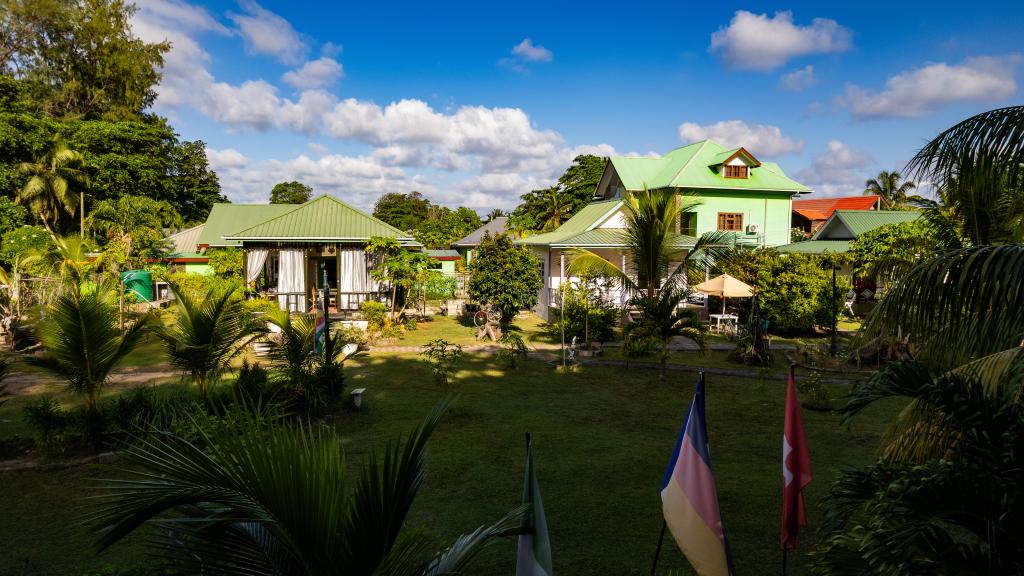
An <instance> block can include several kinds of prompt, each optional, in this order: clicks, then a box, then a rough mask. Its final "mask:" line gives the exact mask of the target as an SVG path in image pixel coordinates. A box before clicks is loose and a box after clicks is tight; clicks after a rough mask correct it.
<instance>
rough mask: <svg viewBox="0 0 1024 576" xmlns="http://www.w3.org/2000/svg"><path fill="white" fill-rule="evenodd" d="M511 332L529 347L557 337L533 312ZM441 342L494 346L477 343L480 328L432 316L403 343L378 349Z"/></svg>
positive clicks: (521, 318)
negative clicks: (515, 333) (439, 340)
mask: <svg viewBox="0 0 1024 576" xmlns="http://www.w3.org/2000/svg"><path fill="white" fill-rule="evenodd" d="M510 330H512V331H514V332H518V333H519V335H520V336H522V338H523V340H524V341H526V343H527V344H531V343H536V342H543V343H553V342H555V340H554V337H553V336H552V335H551V334H550V333H549V332H548V331H547V324H546V323H545V322H544V320H542V319H541V318H540V316H537V315H536V314H533V313H532V312H523V313H521V314H519V316H516V318H515V320H514V321H513V322H512V326H511V328H510ZM439 338H440V339H443V340H447V341H449V342H451V343H453V344H461V345H462V346H475V345H477V344H487V343H490V339H484V340H477V339H476V326H474V325H473V322H472V321H471V320H468V319H464V318H457V317H454V316H442V315H437V316H432V317H431V318H430V319H429V320H424V321H420V322H417V323H416V329H415V330H409V331H407V332H405V333H404V334H403V335H402V337H401V338H400V339H396V340H392V341H388V342H381V343H378V345H381V346H422V345H424V344H426V343H427V342H430V341H431V340H437V339H439Z"/></svg>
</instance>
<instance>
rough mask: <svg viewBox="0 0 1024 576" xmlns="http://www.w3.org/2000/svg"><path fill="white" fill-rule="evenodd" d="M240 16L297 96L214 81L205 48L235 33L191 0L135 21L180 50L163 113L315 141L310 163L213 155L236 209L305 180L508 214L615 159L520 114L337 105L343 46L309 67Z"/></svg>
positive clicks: (350, 101)
mask: <svg viewBox="0 0 1024 576" xmlns="http://www.w3.org/2000/svg"><path fill="white" fill-rule="evenodd" d="M242 7H243V10H244V11H245V12H246V14H245V15H242V16H239V15H230V18H231V19H232V20H233V21H234V22H235V24H236V25H237V26H238V28H239V30H240V33H241V35H242V38H243V40H244V41H245V42H246V45H247V48H248V49H249V51H250V52H253V53H257V52H258V53H261V54H263V53H265V54H272V55H275V56H277V57H278V58H280V59H283V60H292V61H293V66H296V67H297V68H296V69H294V70H291V71H290V72H287V73H286V74H285V75H284V77H283V78H282V81H286V82H288V83H289V84H291V85H293V86H295V87H296V88H297V91H296V93H295V94H293V95H292V94H287V95H282V89H281V88H279V87H278V86H277V85H275V84H272V83H270V82H268V81H266V80H264V79H261V78H258V77H256V78H249V79H244V80H242V81H238V82H232V83H229V82H225V81H222V80H219V79H217V78H215V77H214V76H213V74H211V73H210V71H209V69H208V66H209V63H210V60H211V57H210V55H209V54H208V53H207V52H206V51H205V50H203V48H202V47H201V45H200V43H199V37H200V35H202V34H208V33H217V34H231V33H232V32H231V31H230V30H228V29H227V28H225V27H224V26H223V25H221V24H219V23H218V22H217V21H216V20H215V19H214V18H212V17H211V16H210V15H209V13H207V12H206V11H205V10H203V9H202V8H195V7H191V6H190V5H188V4H185V3H184V2H182V0H144V2H143V6H142V8H141V9H140V11H139V12H138V13H137V14H136V15H135V17H134V18H133V21H132V26H133V27H134V29H135V30H136V33H137V34H139V35H140V37H143V38H144V39H146V40H147V41H162V40H163V39H165V38H167V39H170V40H172V41H173V46H172V48H171V50H170V52H169V53H168V54H167V55H166V62H167V66H166V67H165V70H164V76H163V79H162V81H161V83H160V85H159V86H158V91H159V98H158V100H157V106H158V109H161V110H162V111H163V112H165V113H168V112H171V113H173V112H174V111H175V110H177V109H182V108H191V109H195V110H197V111H199V112H200V113H202V114H203V115H205V116H206V117H207V118H209V119H210V120H212V121H214V122H216V123H218V124H220V125H221V126H222V127H223V128H226V129H227V130H228V131H242V132H249V133H253V132H255V133H260V132H266V131H287V132H293V133H298V134H305V135H309V136H317V138H316V141H315V143H311V144H310V145H309V149H308V150H309V151H308V152H307V153H306V154H302V155H299V156H296V157H293V158H290V159H268V160H259V161H254V160H251V159H248V158H246V157H245V156H244V155H243V154H241V153H240V152H238V151H237V150H234V149H231V148H225V149H221V150H214V149H211V150H209V151H208V154H209V159H210V163H211V165H212V166H213V167H214V169H216V170H217V171H218V173H219V174H220V176H221V185H222V186H223V188H224V192H225V194H226V195H227V196H228V197H229V198H231V199H232V200H234V201H250V202H264V201H266V198H267V195H268V194H269V190H270V188H271V187H272V186H273V185H274V184H275V183H277V182H280V181H282V180H293V179H295V180H300V181H303V182H306V183H308V184H310V185H312V186H313V187H314V189H316V190H317V192H325V193H332V194H335V195H337V196H338V197H340V198H343V199H346V200H347V201H352V202H353V203H355V204H356V205H359V206H362V207H370V206H372V204H373V201H374V199H375V198H376V197H377V196H378V195H379V194H381V193H383V192H393V191H403V190H414V189H415V190H419V191H421V192H424V193H430V194H432V196H431V197H432V198H434V199H435V201H440V202H445V203H450V204H452V205H458V204H462V205H468V206H471V207H474V208H480V209H485V208H490V207H494V206H501V207H504V208H509V207H511V206H514V205H515V204H516V202H517V200H518V197H519V195H521V194H523V193H525V192H528V191H529V190H531V189H534V188H541V187H546V186H550V185H551V184H552V183H553V182H554V181H555V180H556V179H557V178H558V176H559V175H561V173H562V171H564V170H565V169H566V168H567V167H568V166H569V164H570V163H571V162H572V159H573V158H574V157H575V156H576V155H578V154H582V153H595V154H600V155H605V156H607V155H612V154H614V153H615V151H614V149H613V148H612V147H611V146H609V145H607V144H602V145H598V146H576V147H572V146H567V145H566V144H565V142H564V140H563V138H562V136H561V135H559V134H558V133H557V132H554V131H552V130H545V129H541V128H538V127H536V126H534V125H533V122H532V121H531V119H530V117H529V115H528V114H527V113H526V112H525V111H523V110H521V109H518V108H503V107H486V106H461V107H456V108H453V109H443V110H438V109H435V108H434V107H432V106H431V105H430V104H428V103H427V102H425V101H423V100H419V99H413V98H406V99H399V100H396V101H393V102H390V103H384V104H378V103H376V102H372V101H368V100H360V99H356V98H346V99H342V98H339V97H338V96H337V95H336V93H334V92H332V91H331V90H329V89H328V88H329V83H330V82H331V81H333V80H336V79H337V78H338V77H341V75H342V69H341V65H340V63H337V61H336V60H335V56H337V54H338V53H339V52H340V47H339V46H336V45H333V44H328V45H324V46H323V47H322V50H321V54H322V57H321V58H319V59H317V60H313V61H312V62H303V60H302V58H301V57H302V55H303V54H304V53H305V50H306V45H305V43H304V42H303V41H302V39H301V38H300V37H299V35H298V33H297V32H296V31H295V30H294V29H292V28H291V26H290V25H288V24H287V22H285V21H283V19H280V17H279V16H277V15H275V14H272V13H269V12H267V11H266V10H263V9H262V8H261V7H260V6H259V5H258V4H255V3H254V2H243V3H242ZM268 23H270V24H271V25H272V27H274V30H273V32H274V34H276V35H277V36H284V37H288V36H290V37H292V38H294V39H296V42H295V44H297V45H299V46H300V47H301V50H297V51H294V52H289V51H286V50H284V49H283V48H281V47H280V46H277V45H275V44H274V43H273V42H270V41H269V40H266V38H264V36H263V33H267V34H269V31H268V30H267V29H266V27H267V25H268ZM520 46H521V47H524V48H529V49H530V50H533V52H530V50H526V51H525V52H524V50H522V49H520V50H519V52H522V53H523V54H522V55H516V56H515V58H517V59H518V61H519V62H520V63H524V62H526V58H533V59H534V60H536V59H538V58H540V59H543V58H542V54H541V53H540V52H537V51H538V50H544V48H543V47H541V46H536V45H534V44H533V43H532V42H527V43H525V44H523V43H520ZM332 62H333V63H335V64H337V68H335V67H334V66H333V65H332ZM300 63H301V64H302V65H301V66H299V64H300ZM258 137H259V136H253V138H258ZM339 148H340V149H341V150H343V151H344V153H338V152H337V150H338V149H339ZM268 149H270V150H272V149H273V146H272V145H271V146H270V147H269V148H268Z"/></svg>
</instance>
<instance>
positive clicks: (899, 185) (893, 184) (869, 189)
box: [864, 170, 925, 210]
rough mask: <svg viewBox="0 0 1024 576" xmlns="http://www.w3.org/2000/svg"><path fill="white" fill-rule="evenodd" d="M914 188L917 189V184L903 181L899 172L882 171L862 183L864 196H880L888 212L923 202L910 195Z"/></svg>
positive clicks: (917, 197) (921, 199) (922, 199)
mask: <svg viewBox="0 0 1024 576" xmlns="http://www.w3.org/2000/svg"><path fill="white" fill-rule="evenodd" d="M915 188H917V184H914V183H913V182H911V181H910V180H904V179H903V176H902V175H901V174H900V173H899V172H896V171H892V172H889V171H888V170H882V171H881V172H879V173H878V176H876V177H874V178H871V179H869V180H867V181H866V182H864V194H865V195H872V194H873V195H875V196H880V197H881V199H882V206H884V207H885V208H888V209H889V210H893V209H901V208H905V207H906V206H909V205H914V204H920V203H921V202H924V201H925V199H924V198H922V197H920V196H916V195H913V196H911V195H910V193H911V192H912V191H913V190H914V189H915Z"/></svg>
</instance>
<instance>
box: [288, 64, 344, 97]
mask: <svg viewBox="0 0 1024 576" xmlns="http://www.w3.org/2000/svg"><path fill="white" fill-rule="evenodd" d="M342 74H343V70H342V67H341V64H339V63H338V61H337V60H335V59H334V58H330V57H327V56H324V57H322V58H317V59H316V60H310V61H309V62H306V63H305V64H303V65H302V66H301V67H299V68H297V69H295V70H290V71H288V72H285V74H284V76H282V77H281V79H282V80H284V81H285V82H287V83H288V84H291V85H292V86H294V87H296V88H299V89H300V90H310V89H313V88H324V87H326V86H330V85H332V84H334V83H335V82H337V81H338V80H339V79H340V78H341V77H342Z"/></svg>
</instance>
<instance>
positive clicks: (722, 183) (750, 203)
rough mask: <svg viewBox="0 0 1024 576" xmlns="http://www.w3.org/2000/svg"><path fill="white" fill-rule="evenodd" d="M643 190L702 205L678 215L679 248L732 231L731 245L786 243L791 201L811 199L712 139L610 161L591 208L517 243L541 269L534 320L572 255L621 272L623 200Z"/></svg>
mask: <svg viewBox="0 0 1024 576" xmlns="http://www.w3.org/2000/svg"><path fill="white" fill-rule="evenodd" d="M643 189H648V190H655V189H656V190H673V191H676V192H677V193H679V194H687V195H690V196H693V197H694V198H696V199H697V200H699V201H700V204H699V205H697V206H695V207H694V208H693V209H692V210H690V211H688V212H686V213H685V214H683V215H682V218H681V219H680V222H679V224H678V226H677V231H678V232H679V233H680V237H679V239H678V242H679V248H682V249H686V248H690V247H692V246H693V245H694V243H695V242H696V240H697V237H699V236H700V235H702V234H704V233H706V232H710V231H714V230H721V231H726V232H731V233H732V235H733V240H734V241H735V242H736V244H738V245H743V246H750V247H752V248H753V247H758V246H778V245H781V244H785V243H787V242H789V239H790V238H789V235H790V220H791V215H792V199H793V197H794V196H796V195H799V194H808V193H810V192H811V190H810V189H809V188H807V187H806V186H804V185H802V184H800V183H798V182H796V181H794V180H792V179H790V178H789V177H787V176H786V174H785V172H783V171H782V169H781V168H780V167H779V166H778V165H777V164H775V163H772V162H762V161H760V160H758V159H757V158H755V157H754V156H753V155H752V154H751V153H750V152H748V151H747V150H745V149H744V148H733V149H727V148H725V147H724V146H721V145H720V144H717V143H715V142H712V141H710V140H704V141H701V142H696V143H694V144H690V145H689V146H684V147H682V148H677V149H675V150H673V151H671V152H669V153H667V154H665V155H664V156H661V157H658V158H647V157H636V158H634V157H621V156H616V157H612V158H610V159H609V160H608V162H607V164H605V169H604V173H603V175H602V176H601V180H600V182H599V184H598V186H597V190H596V197H595V199H594V201H593V202H591V203H590V204H588V205H587V206H585V207H584V208H583V209H581V210H580V211H579V212H577V213H576V214H575V215H574V216H573V217H572V218H570V219H569V220H568V221H567V222H565V223H564V224H562V226H560V227H559V228H558V229H556V230H554V231H552V232H547V233H544V234H538V235H536V236H530V237H527V238H524V239H522V240H520V242H521V243H523V244H526V245H528V246H530V247H531V249H532V251H533V253H534V255H535V256H536V257H537V258H538V259H539V260H540V262H541V264H540V268H541V270H540V273H541V276H542V277H543V278H544V282H543V285H542V287H541V293H540V295H539V299H538V301H539V304H538V306H537V309H536V312H537V313H538V314H540V315H541V316H543V317H547V314H548V309H549V307H550V306H552V305H553V304H554V302H553V299H554V298H555V297H556V295H557V292H558V287H559V286H560V285H561V283H562V281H563V279H565V280H567V281H571V280H572V279H571V278H565V268H566V256H568V255H569V253H570V252H571V251H572V250H573V249H576V248H586V249H589V250H591V251H593V252H595V253H597V254H599V255H601V256H603V257H604V258H605V259H607V260H608V261H609V262H612V263H614V264H616V265H618V266H620V267H621V268H622V269H627V265H628V262H627V260H628V256H627V252H626V244H625V242H624V240H623V237H622V234H621V231H622V229H623V228H624V225H625V224H624V220H623V215H622V197H623V195H624V194H625V193H626V192H632V191H641V190H643ZM605 297H606V299H609V300H613V301H618V302H619V303H620V304H625V297H626V296H625V294H623V293H622V292H621V291H620V290H618V289H614V290H612V291H611V292H610V293H609V294H607V295H606V296H605Z"/></svg>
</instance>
